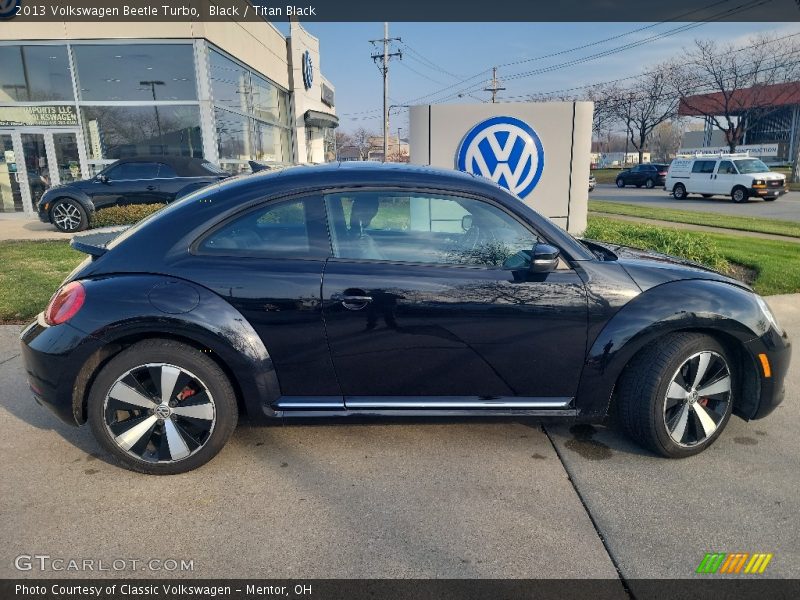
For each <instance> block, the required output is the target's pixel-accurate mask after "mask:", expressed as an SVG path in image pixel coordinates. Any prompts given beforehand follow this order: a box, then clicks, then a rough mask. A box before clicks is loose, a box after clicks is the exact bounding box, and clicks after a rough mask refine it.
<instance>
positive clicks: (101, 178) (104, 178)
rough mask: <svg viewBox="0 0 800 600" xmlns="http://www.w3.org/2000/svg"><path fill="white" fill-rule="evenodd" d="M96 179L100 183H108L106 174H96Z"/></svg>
mask: <svg viewBox="0 0 800 600" xmlns="http://www.w3.org/2000/svg"><path fill="white" fill-rule="evenodd" d="M97 181H99V182H100V183H108V176H107V175H98V176H97Z"/></svg>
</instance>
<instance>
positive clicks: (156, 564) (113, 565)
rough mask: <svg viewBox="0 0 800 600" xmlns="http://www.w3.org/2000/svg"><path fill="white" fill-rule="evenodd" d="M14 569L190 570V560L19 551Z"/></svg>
mask: <svg viewBox="0 0 800 600" xmlns="http://www.w3.org/2000/svg"><path fill="white" fill-rule="evenodd" d="M14 568H15V569H17V571H55V572H61V571H67V572H114V571H117V572H119V571H157V572H164V571H166V572H170V573H171V572H175V571H178V572H180V571H194V560H193V559H192V560H185V559H183V558H178V559H176V558H112V559H108V558H105V559H104V558H69V557H62V556H50V555H49V554H20V555H19V556H17V557H16V558H15V559H14Z"/></svg>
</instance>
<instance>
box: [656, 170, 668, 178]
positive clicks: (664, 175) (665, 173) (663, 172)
mask: <svg viewBox="0 0 800 600" xmlns="http://www.w3.org/2000/svg"><path fill="white" fill-rule="evenodd" d="M658 174H659V175H661V176H662V177H666V176H667V172H666V171H659V172H658Z"/></svg>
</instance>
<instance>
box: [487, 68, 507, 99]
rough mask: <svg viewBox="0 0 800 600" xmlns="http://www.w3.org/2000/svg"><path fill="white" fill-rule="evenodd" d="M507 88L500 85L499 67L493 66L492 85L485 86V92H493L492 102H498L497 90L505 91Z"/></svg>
mask: <svg viewBox="0 0 800 600" xmlns="http://www.w3.org/2000/svg"><path fill="white" fill-rule="evenodd" d="M505 89H506V88H504V87H500V82H499V81H497V67H492V87H488V88H483V91H484V92H492V104H496V103H497V92H502V91H505Z"/></svg>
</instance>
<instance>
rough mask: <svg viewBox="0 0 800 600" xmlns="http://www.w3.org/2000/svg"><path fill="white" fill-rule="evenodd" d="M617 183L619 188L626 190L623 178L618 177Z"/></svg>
mask: <svg viewBox="0 0 800 600" xmlns="http://www.w3.org/2000/svg"><path fill="white" fill-rule="evenodd" d="M615 183H616V184H617V187H618V188H624V187H625V180H624V179H622V178H621V177H618V178H617V181H616V182H615Z"/></svg>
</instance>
